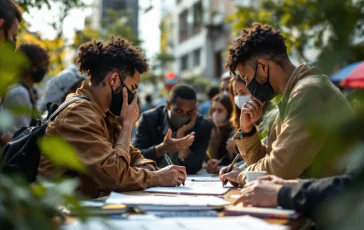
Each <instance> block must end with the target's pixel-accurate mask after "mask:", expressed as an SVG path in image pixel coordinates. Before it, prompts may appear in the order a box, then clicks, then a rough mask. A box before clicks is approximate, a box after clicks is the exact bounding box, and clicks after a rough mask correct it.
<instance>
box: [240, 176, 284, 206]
mask: <svg viewBox="0 0 364 230" xmlns="http://www.w3.org/2000/svg"><path fill="white" fill-rule="evenodd" d="M282 186H283V185H281V184H274V183H273V182H271V181H264V180H255V181H252V182H250V183H248V184H246V185H245V186H244V188H243V189H242V190H241V193H240V194H241V195H240V197H239V198H238V199H237V200H236V201H235V202H234V205H237V204H239V203H243V205H244V206H245V207H246V206H249V205H252V206H258V207H277V206H278V193H279V191H280V189H281V188H282Z"/></svg>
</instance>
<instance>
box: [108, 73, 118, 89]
mask: <svg viewBox="0 0 364 230" xmlns="http://www.w3.org/2000/svg"><path fill="white" fill-rule="evenodd" d="M108 78H109V79H108V81H109V82H110V85H111V86H112V87H115V86H116V85H118V82H119V81H120V80H119V76H118V74H117V73H115V72H113V73H111V74H109V77H108Z"/></svg>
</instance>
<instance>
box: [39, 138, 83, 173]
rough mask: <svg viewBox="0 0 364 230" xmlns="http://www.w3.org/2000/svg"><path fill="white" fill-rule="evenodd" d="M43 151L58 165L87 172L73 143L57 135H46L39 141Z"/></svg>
mask: <svg viewBox="0 0 364 230" xmlns="http://www.w3.org/2000/svg"><path fill="white" fill-rule="evenodd" d="M38 144H39V147H40V149H41V151H42V153H43V154H44V155H45V156H46V157H47V158H48V159H49V160H50V161H51V162H52V163H53V164H54V165H55V166H58V167H66V168H68V169H72V170H76V171H78V172H86V168H85V167H84V166H83V164H82V162H81V161H80V159H79V158H78V156H77V154H76V151H75V149H74V148H73V146H72V145H70V144H69V143H67V142H66V141H64V140H62V139H61V138H59V137H56V136H45V137H43V138H42V139H41V140H40V141H39V143H38Z"/></svg>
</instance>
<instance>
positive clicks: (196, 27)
mask: <svg viewBox="0 0 364 230" xmlns="http://www.w3.org/2000/svg"><path fill="white" fill-rule="evenodd" d="M202 21H203V10H202V2H201V1H199V2H197V3H196V4H195V5H194V6H193V33H194V34H196V33H199V32H200V31H201V27H202Z"/></svg>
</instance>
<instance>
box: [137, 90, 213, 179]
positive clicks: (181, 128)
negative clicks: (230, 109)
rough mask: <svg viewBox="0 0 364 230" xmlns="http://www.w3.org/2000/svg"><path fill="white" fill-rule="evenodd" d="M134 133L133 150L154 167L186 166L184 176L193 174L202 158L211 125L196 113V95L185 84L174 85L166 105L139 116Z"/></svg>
mask: <svg viewBox="0 0 364 230" xmlns="http://www.w3.org/2000/svg"><path fill="white" fill-rule="evenodd" d="M138 124H139V125H138V129H137V133H136V140H135V147H137V148H139V149H140V150H141V151H142V154H143V155H144V156H145V157H146V158H149V159H152V160H155V161H156V162H157V164H158V167H164V166H166V165H167V162H166V160H165V158H164V154H168V155H169V157H170V158H171V160H172V162H173V164H176V165H183V166H185V167H186V171H187V173H188V174H196V173H197V172H198V171H199V170H200V169H201V168H202V163H203V161H204V160H205V157H206V150H207V146H208V144H209V139H210V134H211V129H212V126H213V125H212V123H211V122H210V121H209V120H206V119H204V118H203V117H202V116H201V115H199V114H198V113H197V106H196V92H195V90H194V89H193V88H192V87H190V86H188V85H183V84H181V85H177V86H175V87H174V88H173V89H172V90H171V92H170V94H169V98H168V101H167V105H166V106H161V107H158V108H155V109H152V110H149V111H147V112H145V113H143V114H142V116H141V118H140V120H139V122H138Z"/></svg>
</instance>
